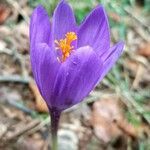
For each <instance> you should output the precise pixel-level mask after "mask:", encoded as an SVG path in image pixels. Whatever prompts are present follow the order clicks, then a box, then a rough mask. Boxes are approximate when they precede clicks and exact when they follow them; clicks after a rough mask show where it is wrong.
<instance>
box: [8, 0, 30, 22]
mask: <svg viewBox="0 0 150 150" xmlns="http://www.w3.org/2000/svg"><path fill="white" fill-rule="evenodd" d="M7 2H8V3H9V4H11V5H12V6H13V7H14V8H15V9H16V10H17V11H18V12H19V13H20V14H21V15H22V17H23V18H24V20H25V21H26V23H27V24H29V17H28V15H27V14H26V12H25V11H24V10H23V9H22V8H21V7H20V6H19V4H18V3H17V2H16V1H14V0H7Z"/></svg>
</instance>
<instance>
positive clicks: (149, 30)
mask: <svg viewBox="0 0 150 150" xmlns="http://www.w3.org/2000/svg"><path fill="white" fill-rule="evenodd" d="M123 10H124V11H125V12H126V13H127V14H128V15H129V16H130V17H131V18H133V19H134V20H135V21H136V22H137V23H138V24H140V25H141V26H142V27H143V28H145V29H147V31H148V32H149V33H150V28H149V26H148V25H146V24H144V23H143V22H142V21H141V20H139V19H138V18H137V17H136V16H135V15H134V14H133V11H132V10H128V9H127V8H123Z"/></svg>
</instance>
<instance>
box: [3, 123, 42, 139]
mask: <svg viewBox="0 0 150 150" xmlns="http://www.w3.org/2000/svg"><path fill="white" fill-rule="evenodd" d="M38 124H40V121H39V120H33V121H32V122H30V123H28V124H27V125H26V126H25V127H24V128H21V129H20V130H18V131H16V132H15V133H14V134H12V135H10V136H8V137H5V138H4V141H10V140H13V139H15V138H17V137H19V136H21V135H22V134H24V133H25V132H27V131H29V130H31V129H32V128H34V127H36V126H37V125H38Z"/></svg>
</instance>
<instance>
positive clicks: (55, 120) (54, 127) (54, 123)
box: [50, 108, 61, 150]
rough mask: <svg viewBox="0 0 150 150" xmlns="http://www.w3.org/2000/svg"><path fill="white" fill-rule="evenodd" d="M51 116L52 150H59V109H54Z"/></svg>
mask: <svg viewBox="0 0 150 150" xmlns="http://www.w3.org/2000/svg"><path fill="white" fill-rule="evenodd" d="M50 115H51V136H52V150H58V141H57V131H58V125H59V119H60V115H61V111H60V110H58V109H57V108H52V109H51V110H50Z"/></svg>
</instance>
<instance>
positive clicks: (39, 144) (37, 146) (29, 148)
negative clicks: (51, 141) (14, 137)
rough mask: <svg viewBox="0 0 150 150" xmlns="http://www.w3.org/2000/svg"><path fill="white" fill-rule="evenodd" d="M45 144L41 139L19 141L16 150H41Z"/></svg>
mask: <svg viewBox="0 0 150 150" xmlns="http://www.w3.org/2000/svg"><path fill="white" fill-rule="evenodd" d="M44 144H45V142H44V141H43V140H42V139H33V138H32V137H31V138H26V139H23V140H20V141H19V144H18V149H21V150H42V149H43V147H44Z"/></svg>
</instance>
